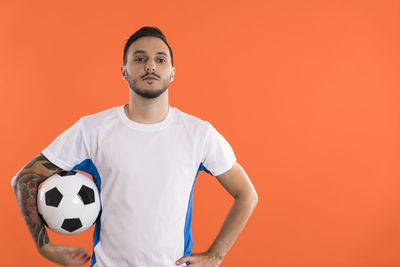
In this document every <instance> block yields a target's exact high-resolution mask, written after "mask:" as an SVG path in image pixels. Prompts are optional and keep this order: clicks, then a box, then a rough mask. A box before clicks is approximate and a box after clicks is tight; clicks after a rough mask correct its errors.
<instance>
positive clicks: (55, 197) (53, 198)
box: [44, 187, 63, 207]
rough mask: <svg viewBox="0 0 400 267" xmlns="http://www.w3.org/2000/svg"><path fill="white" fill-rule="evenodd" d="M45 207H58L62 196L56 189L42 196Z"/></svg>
mask: <svg viewBox="0 0 400 267" xmlns="http://www.w3.org/2000/svg"><path fill="white" fill-rule="evenodd" d="M44 198H45V200H46V205H47V206H52V207H58V205H59V204H60V202H61V199H62V198H63V195H62V194H61V193H60V191H58V189H57V187H54V188H53V189H50V190H49V191H47V192H46V193H45V194H44Z"/></svg>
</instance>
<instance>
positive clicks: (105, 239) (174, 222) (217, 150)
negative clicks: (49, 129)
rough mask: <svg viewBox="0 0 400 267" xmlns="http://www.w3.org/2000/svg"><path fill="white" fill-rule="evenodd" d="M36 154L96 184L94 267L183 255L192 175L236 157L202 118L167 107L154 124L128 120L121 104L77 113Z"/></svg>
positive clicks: (159, 264)
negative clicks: (78, 115)
mask: <svg viewBox="0 0 400 267" xmlns="http://www.w3.org/2000/svg"><path fill="white" fill-rule="evenodd" d="M42 153H43V155H44V156H46V157H47V158H48V159H49V160H50V161H51V162H52V163H54V164H55V165H57V166H58V167H60V168H62V169H64V170H81V171H84V172H86V173H89V174H91V175H92V176H93V178H94V180H95V182H96V184H97V186H98V187H99V191H100V198H101V204H102V214H101V217H100V221H98V222H97V223H96V227H95V231H94V237H93V256H92V264H91V266H96V267H103V266H105V267H111V266H118V267H125V266H129V267H172V266H176V265H175V262H176V261H177V260H178V259H179V258H181V257H182V256H187V255H191V250H192V245H193V242H192V233H191V229H190V225H191V219H192V193H193V186H194V182H195V179H196V176H197V174H198V172H199V171H201V170H204V171H206V172H208V173H210V174H211V175H213V176H217V175H220V174H222V173H224V172H226V171H227V170H229V169H230V168H231V167H232V165H233V163H234V162H235V161H236V157H235V154H234V152H233V150H232V148H231V146H230V145H229V143H228V142H227V141H226V140H225V139H224V137H223V136H222V135H221V134H220V133H219V132H217V130H216V129H215V128H214V127H213V126H212V125H211V124H210V123H209V122H207V121H204V120H201V119H199V118H196V117H194V116H192V115H189V114H186V113H184V112H182V111H180V110H179V109H178V108H175V107H171V106H168V115H167V117H166V118H165V119H164V120H163V121H162V122H159V123H154V124H142V123H137V122H134V121H132V120H130V119H129V118H128V117H127V115H126V113H125V111H124V105H121V106H117V107H113V108H110V109H106V110H104V111H101V112H98V113H95V114H92V115H87V116H83V117H81V118H80V119H79V120H78V121H77V122H76V123H75V124H74V125H72V126H71V127H70V128H69V129H67V130H66V131H64V132H63V133H62V134H60V135H59V136H58V137H57V138H56V139H55V140H54V141H53V142H52V143H51V144H50V145H49V146H47V147H46V148H45V149H44V150H43V151H42ZM182 266H186V264H183V265H182Z"/></svg>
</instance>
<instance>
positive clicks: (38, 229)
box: [14, 153, 61, 248]
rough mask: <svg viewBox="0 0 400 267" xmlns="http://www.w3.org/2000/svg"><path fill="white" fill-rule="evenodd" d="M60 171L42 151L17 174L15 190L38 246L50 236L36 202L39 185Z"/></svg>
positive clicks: (46, 241) (44, 242)
mask: <svg viewBox="0 0 400 267" xmlns="http://www.w3.org/2000/svg"><path fill="white" fill-rule="evenodd" d="M59 171H61V169H60V168H59V167H57V166H55V165H54V164H53V163H51V162H50V161H49V160H48V159H47V158H46V157H45V156H44V155H43V154H41V153H40V154H39V155H38V156H36V157H35V158H34V159H32V160H31V161H30V162H29V163H28V164H26V165H25V167H24V168H23V169H22V170H21V171H20V172H19V173H18V176H17V181H16V183H15V187H14V191H15V194H16V196H17V200H18V204H19V207H20V209H21V212H22V215H23V217H24V219H25V222H26V224H27V225H28V228H29V230H30V232H31V234H32V237H33V239H34V240H35V244H36V246H37V248H41V247H43V245H45V244H47V243H49V237H48V236H47V232H46V229H45V228H44V225H43V223H42V221H41V219H40V217H39V214H38V209H37V204H36V203H37V202H36V200H37V191H38V186H39V184H40V183H41V182H43V181H44V180H45V179H47V178H48V177H50V176H52V175H53V174H54V173H57V172H59Z"/></svg>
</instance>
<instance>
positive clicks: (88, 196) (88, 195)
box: [78, 185, 94, 205]
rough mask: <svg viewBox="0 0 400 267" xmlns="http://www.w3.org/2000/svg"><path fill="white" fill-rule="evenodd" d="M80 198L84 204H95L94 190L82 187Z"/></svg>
mask: <svg viewBox="0 0 400 267" xmlns="http://www.w3.org/2000/svg"><path fill="white" fill-rule="evenodd" d="M78 196H79V197H80V198H81V200H82V202H83V204H85V205H88V204H90V203H93V202H94V191H93V189H92V188H90V187H87V186H86V185H82V187H81V189H80V190H79V193H78Z"/></svg>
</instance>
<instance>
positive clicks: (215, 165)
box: [202, 123, 236, 176]
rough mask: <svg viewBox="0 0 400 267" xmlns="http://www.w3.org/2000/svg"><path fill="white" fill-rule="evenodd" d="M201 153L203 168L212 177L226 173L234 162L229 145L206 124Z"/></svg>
mask: <svg viewBox="0 0 400 267" xmlns="http://www.w3.org/2000/svg"><path fill="white" fill-rule="evenodd" d="M203 151H204V153H203V160H202V163H203V166H204V167H205V168H206V169H207V171H209V172H210V174H211V175H213V176H218V175H220V174H222V173H224V172H226V171H228V170H229V169H231V168H232V165H233V163H235V162H236V157H235V153H234V152H233V149H232V147H231V145H230V144H229V143H228V141H226V139H225V138H224V137H223V136H222V135H221V134H220V133H219V132H218V131H217V130H216V129H215V128H214V126H212V125H211V124H210V123H209V124H208V130H207V133H206V138H205V144H204V149H203Z"/></svg>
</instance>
